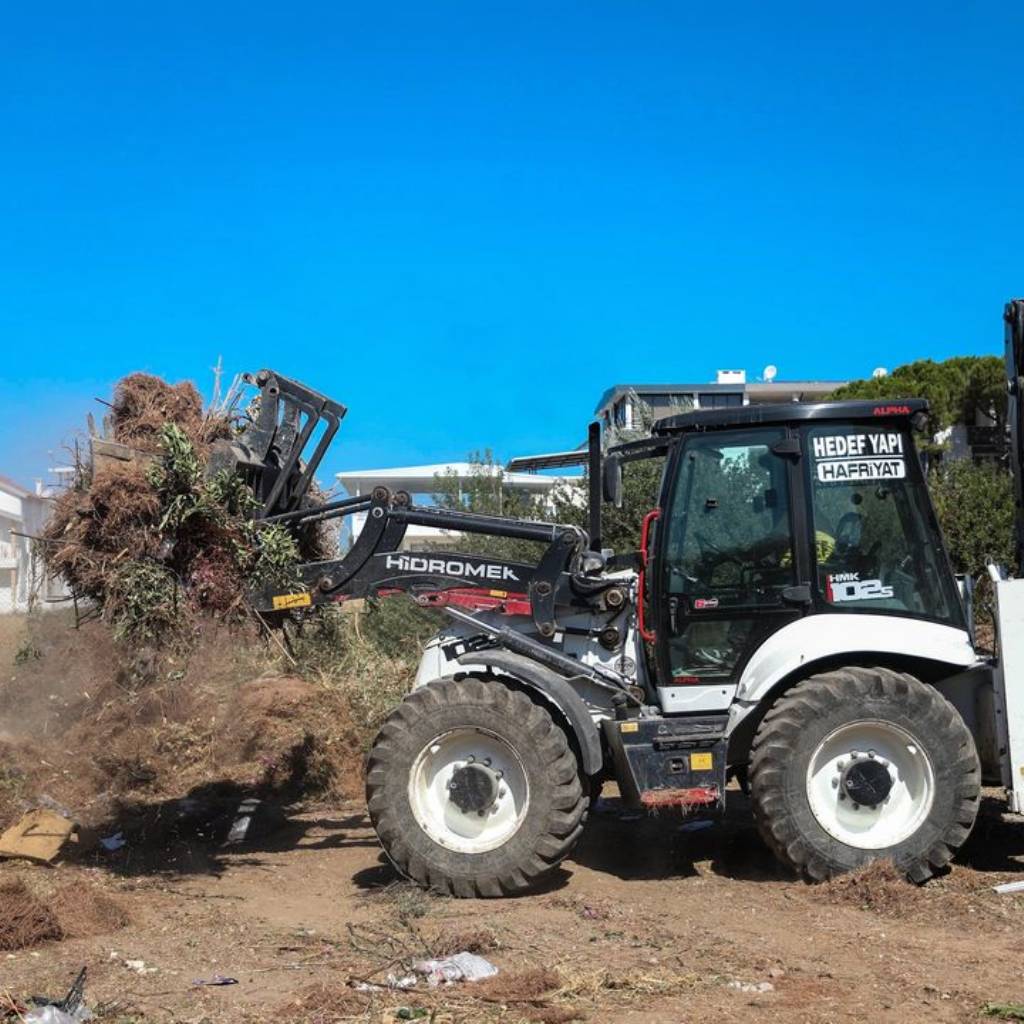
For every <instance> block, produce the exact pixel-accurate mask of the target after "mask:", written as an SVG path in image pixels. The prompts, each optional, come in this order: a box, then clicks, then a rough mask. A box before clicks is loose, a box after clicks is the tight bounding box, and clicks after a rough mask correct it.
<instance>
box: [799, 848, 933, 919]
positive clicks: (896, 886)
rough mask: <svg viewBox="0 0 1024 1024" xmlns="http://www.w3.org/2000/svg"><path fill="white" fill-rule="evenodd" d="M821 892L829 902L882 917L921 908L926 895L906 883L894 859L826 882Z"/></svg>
mask: <svg viewBox="0 0 1024 1024" xmlns="http://www.w3.org/2000/svg"><path fill="white" fill-rule="evenodd" d="M819 892H820V893H821V894H822V896H823V897H824V899H825V900H826V901H827V902H829V903H838V904H847V905H849V906H855V907H861V908H863V909H866V910H874V911H876V912H878V913H882V914H900V913H902V912H904V911H906V910H909V909H912V908H917V907H920V906H921V904H922V902H923V901H924V900H925V899H926V893H925V891H924V890H923V889H921V888H920V887H919V886H916V885H914V884H913V883H912V882H908V881H907V877H906V875H905V874H904V873H903V872H902V871H900V870H899V868H897V867H896V865H895V864H893V862H892V861H891V860H878V861H872V862H871V863H869V864H865V865H864V866H863V867H860V868H857V869H856V870H855V871H850V872H847V873H846V874H845V875H838V876H837V877H835V878H833V879H831V880H829V881H828V882H825V883H824V884H823V885H822V886H820V887H819Z"/></svg>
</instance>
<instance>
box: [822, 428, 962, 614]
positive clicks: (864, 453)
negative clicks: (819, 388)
mask: <svg viewBox="0 0 1024 1024" xmlns="http://www.w3.org/2000/svg"><path fill="white" fill-rule="evenodd" d="M808 441H809V444H808V455H809V458H808V459H807V468H808V475H809V487H810V495H811V506H812V515H813V520H814V530H815V560H816V563H817V585H818V593H819V595H820V597H821V599H822V600H823V602H824V603H825V604H826V605H828V606H829V608H830V610H833V611H849V610H860V611H872V612H881V613H891V614H897V615H907V614H910V615H915V616H921V617H924V618H931V619H938V620H940V621H944V622H949V623H951V624H956V625H959V624H960V622H961V619H962V615H961V611H960V605H959V601H958V599H957V597H956V595H955V593H953V591H952V588H951V586H950V583H949V576H948V573H946V572H945V571H943V569H944V561H945V553H944V551H943V550H942V543H941V538H940V536H939V534H938V531H937V530H936V529H935V528H934V526H933V524H932V522H931V515H930V507H929V505H928V498H927V494H926V493H925V491H924V486H925V485H924V481H923V479H922V477H921V470H920V466H919V465H918V464H917V460H916V457H915V456H914V454H913V448H912V446H911V445H910V441H909V438H908V437H907V436H906V435H905V434H904V433H903V432H902V431H894V430H892V429H891V428H890V427H886V426H878V427H875V426H872V425H867V426H863V427H858V426H849V425H846V426H843V427H822V428H815V429H812V430H810V431H809V432H808Z"/></svg>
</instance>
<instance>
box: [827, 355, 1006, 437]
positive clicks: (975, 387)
mask: <svg viewBox="0 0 1024 1024" xmlns="http://www.w3.org/2000/svg"><path fill="white" fill-rule="evenodd" d="M830 397H831V398H837V399H839V398H868V399H877V398H926V399H927V400H928V405H929V412H928V417H929V430H928V432H929V434H930V436H932V437H934V436H935V435H936V434H939V433H941V432H942V431H943V430H945V429H946V428H947V427H951V426H953V425H954V424H956V423H963V424H966V425H968V426H971V425H973V424H974V423H975V422H976V420H977V417H978V415H979V414H981V415H982V416H987V417H990V418H992V419H993V420H995V422H996V425H997V426H1002V425H1004V424H1005V423H1006V370H1005V368H1004V366H1003V362H1002V360H1001V359H999V358H998V357H996V356H955V357H954V358H952V359H946V360H944V361H943V362H941V363H937V362H935V361H934V360H932V359H919V360H917V361H916V362H913V363H907V364H905V365H903V366H897V367H896V369H895V370H893V372H892V373H890V374H888V375H887V376H885V377H872V378H870V379H868V380H854V381H850V383H849V384H847V385H845V386H844V387H841V388H839V389H838V390H837V391H834V392H833V393H832V395H831V396H830Z"/></svg>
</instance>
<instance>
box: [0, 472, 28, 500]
mask: <svg viewBox="0 0 1024 1024" xmlns="http://www.w3.org/2000/svg"><path fill="white" fill-rule="evenodd" d="M0 490H4V491H7V493H8V494H13V495H14V497H16V498H27V497H29V496H30V495H32V494H33V493H34V492H33V491H30V490H29V489H28V488H27V487H22V486H21V484H19V483H16V482H15V481H14V480H12V479H11V478H10V477H9V476H4V475H3V474H2V473H0Z"/></svg>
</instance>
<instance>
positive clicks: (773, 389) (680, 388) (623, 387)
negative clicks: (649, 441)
mask: <svg viewBox="0 0 1024 1024" xmlns="http://www.w3.org/2000/svg"><path fill="white" fill-rule="evenodd" d="M768 369H772V368H771V367H769V368H768ZM846 383H847V381H845V380H776V379H774V375H772V379H771V380H764V381H756V382H748V381H747V373H746V371H745V370H719V371H718V372H717V374H716V375H715V380H714V383H709V384H692V383H691V384H614V385H612V386H611V387H610V388H608V390H607V391H605V393H604V394H603V395H602V396H601V397H600V399H599V400H598V403H597V408H596V409H595V410H594V416H595V417H596V418H597V419H598V420H600V421H601V423H602V424H603V425H604V426H605V427H613V426H614V427H624V428H626V429H627V430H629V429H632V428H634V427H635V426H638V425H639V418H638V416H637V414H636V409H634V407H633V406H634V401H635V399H637V398H639V399H640V400H641V401H642V402H643V403H644V404H645V405H647V406H649V407H650V409H651V412H652V413H653V414H654V417H655V419H657V418H658V417H660V416H668V415H670V414H671V413H673V412H677V411H678V410H679V409H680V408H687V409H731V408H739V407H740V406H743V405H764V404H769V403H770V404H774V403H776V402H820V401H822V400H823V399H825V398H827V397H828V396H829V395H830V394H831V393H832V392H833V391H835V390H836V389H837V388H841V387H842V386H843V385H844V384H846Z"/></svg>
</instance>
